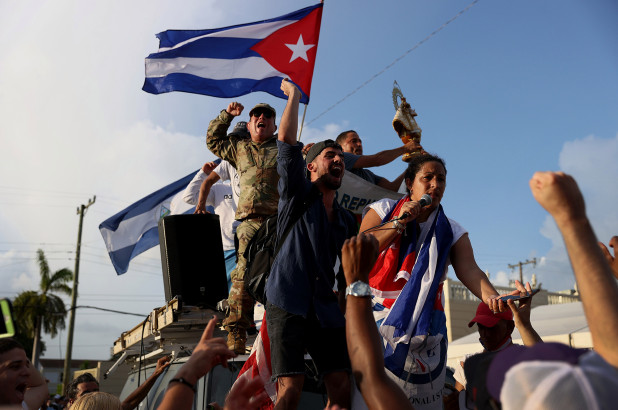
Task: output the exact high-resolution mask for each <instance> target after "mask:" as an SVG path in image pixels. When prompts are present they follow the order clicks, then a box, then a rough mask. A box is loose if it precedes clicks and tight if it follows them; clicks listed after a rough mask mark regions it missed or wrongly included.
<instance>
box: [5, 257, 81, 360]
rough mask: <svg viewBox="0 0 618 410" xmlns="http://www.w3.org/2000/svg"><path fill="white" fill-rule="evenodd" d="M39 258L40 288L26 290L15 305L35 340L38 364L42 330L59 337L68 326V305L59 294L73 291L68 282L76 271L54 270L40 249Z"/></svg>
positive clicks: (34, 348) (34, 351)
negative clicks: (59, 333) (61, 331)
mask: <svg viewBox="0 0 618 410" xmlns="http://www.w3.org/2000/svg"><path fill="white" fill-rule="evenodd" d="M37 262H38V264H39V271H40V275H41V282H40V284H39V290H38V291H34V290H27V291H24V292H22V293H20V294H19V295H17V297H16V298H15V300H14V302H13V308H14V310H15V318H16V320H17V322H19V323H20V328H21V329H22V331H23V332H24V333H26V334H27V335H28V336H30V337H32V339H33V340H34V342H33V346H32V363H34V365H35V366H36V367H38V365H39V355H40V351H41V348H40V345H41V330H42V331H44V332H45V333H47V334H49V335H50V336H51V337H56V335H57V334H58V330H60V329H64V328H65V323H64V319H65V318H66V316H67V309H66V307H65V305H64V301H63V300H62V299H61V298H60V296H58V295H56V294H54V293H60V294H65V295H70V294H71V287H70V286H68V285H67V283H70V282H71V281H72V280H73V272H71V270H69V269H67V268H64V269H60V270H58V271H56V272H54V273H53V274H51V272H50V271H49V264H48V263H47V259H46V258H45V254H44V253H43V251H42V250H41V249H39V250H38V251H37Z"/></svg>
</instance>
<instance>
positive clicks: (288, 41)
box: [251, 7, 322, 97]
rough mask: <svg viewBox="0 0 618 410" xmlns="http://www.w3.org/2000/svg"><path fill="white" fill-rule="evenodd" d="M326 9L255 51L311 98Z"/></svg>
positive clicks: (278, 33) (279, 32)
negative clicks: (323, 14) (321, 25)
mask: <svg viewBox="0 0 618 410" xmlns="http://www.w3.org/2000/svg"><path fill="white" fill-rule="evenodd" d="M321 21H322V7H318V8H317V9H315V10H313V11H312V12H311V13H309V14H307V16H306V17H304V18H303V19H302V20H299V21H298V22H296V23H293V24H290V25H288V26H285V27H283V28H281V29H279V30H277V31H275V32H274V33H272V34H271V35H269V36H268V37H266V38H265V39H263V40H262V41H260V42H259V43H257V44H256V45H254V46H253V47H251V49H252V50H253V51H255V52H257V53H259V54H260V55H261V56H262V57H263V58H264V60H266V61H267V62H268V63H269V64H270V65H272V66H273V67H274V68H275V69H277V71H280V72H282V73H284V74H286V75H287V76H288V77H289V78H290V80H292V81H293V82H294V83H295V84H296V85H298V86H299V87H300V89H301V90H302V91H303V92H304V93H305V94H306V95H307V97H309V93H310V91H311V80H312V78H313V67H314V65H315V57H316V53H317V50H318V40H319V38H320V24H321Z"/></svg>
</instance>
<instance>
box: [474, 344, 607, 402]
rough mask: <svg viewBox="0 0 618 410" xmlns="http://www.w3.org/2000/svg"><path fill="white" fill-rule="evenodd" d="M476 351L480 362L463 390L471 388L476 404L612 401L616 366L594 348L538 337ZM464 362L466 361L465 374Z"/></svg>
mask: <svg viewBox="0 0 618 410" xmlns="http://www.w3.org/2000/svg"><path fill="white" fill-rule="evenodd" d="M477 356H478V357H479V360H480V362H479V363H484V364H483V365H482V366H476V367H477V369H476V370H477V371H476V372H474V374H472V375H471V377H472V379H468V380H469V382H468V386H466V391H467V392H468V391H469V392H471V393H468V394H472V397H471V399H472V400H475V406H476V408H478V409H495V408H502V409H506V410H509V409H518V410H519V409H557V410H565V409H611V408H615V407H616V406H615V402H616V399H615V396H616V392H617V391H618V370H616V369H615V368H614V367H613V366H611V365H610V364H608V363H607V362H606V361H605V360H603V358H602V357H601V356H599V355H598V354H597V353H596V352H594V351H588V350H586V349H574V348H572V347H569V346H567V345H564V344H561V343H537V344H536V345H534V346H530V347H527V346H520V345H512V346H509V347H507V348H506V349H504V350H502V351H500V352H498V353H491V352H490V353H481V354H480V355H477ZM477 356H472V357H470V358H469V359H472V358H473V357H477ZM469 359H468V360H469ZM472 364H474V363H472ZM467 365H468V361H466V375H468V374H469V373H468V370H469V369H468V368H467ZM471 367H474V366H471ZM482 368H484V369H486V371H483V369H482ZM470 370H473V369H470ZM468 389H469V390H468Z"/></svg>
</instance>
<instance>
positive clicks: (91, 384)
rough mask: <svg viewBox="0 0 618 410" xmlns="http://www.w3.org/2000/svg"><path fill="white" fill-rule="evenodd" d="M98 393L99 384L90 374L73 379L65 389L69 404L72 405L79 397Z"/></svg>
mask: <svg viewBox="0 0 618 410" xmlns="http://www.w3.org/2000/svg"><path fill="white" fill-rule="evenodd" d="M98 391H99V382H98V381H97V379H95V378H94V376H93V375H91V374H90V373H84V374H81V375H79V376H78V377H76V378H75V379H73V381H71V383H69V385H68V386H67V388H66V396H67V398H68V399H69V404H73V402H75V401H76V400H77V399H79V398H80V397H82V396H84V395H86V394H88V393H92V392H98Z"/></svg>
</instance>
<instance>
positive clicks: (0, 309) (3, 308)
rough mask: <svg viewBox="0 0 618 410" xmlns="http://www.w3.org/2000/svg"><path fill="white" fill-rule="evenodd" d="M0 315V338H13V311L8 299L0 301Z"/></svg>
mask: <svg viewBox="0 0 618 410" xmlns="http://www.w3.org/2000/svg"><path fill="white" fill-rule="evenodd" d="M0 313H1V314H2V319H3V320H2V321H1V322H0V338H2V337H13V336H15V325H14V323H13V309H12V308H11V301H10V300H8V299H0Z"/></svg>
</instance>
